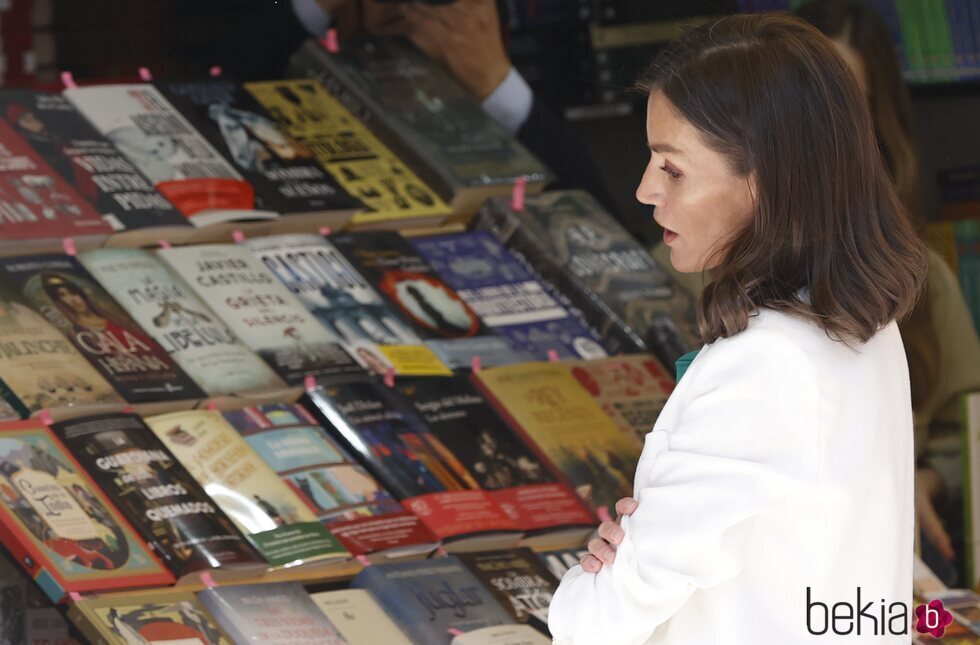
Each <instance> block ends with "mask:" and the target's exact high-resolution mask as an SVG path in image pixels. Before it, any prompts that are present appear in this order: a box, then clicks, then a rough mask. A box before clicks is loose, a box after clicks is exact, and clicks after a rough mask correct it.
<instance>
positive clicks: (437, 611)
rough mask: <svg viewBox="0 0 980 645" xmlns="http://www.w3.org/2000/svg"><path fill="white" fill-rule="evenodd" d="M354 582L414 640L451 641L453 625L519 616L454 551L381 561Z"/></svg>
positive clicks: (483, 623)
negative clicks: (417, 558) (442, 555)
mask: <svg viewBox="0 0 980 645" xmlns="http://www.w3.org/2000/svg"><path fill="white" fill-rule="evenodd" d="M351 587H353V588H355V589H366V590H368V591H369V592H371V594H372V595H373V596H374V597H375V599H376V600H377V601H378V603H379V604H380V605H381V606H382V607H383V608H384V609H385V611H387V612H388V614H389V615H390V616H391V617H392V618H394V619H395V622H396V623H398V626H399V627H401V628H402V630H403V631H404V632H405V633H406V634H408V636H409V638H411V639H412V640H413V641H414V642H417V643H429V644H431V645H436V644H437V643H442V644H444V645H449V644H450V643H451V642H452V640H453V634H452V633H450V630H459V631H461V632H468V631H472V630H474V629H478V628H480V627H490V626H493V625H506V624H508V623H512V622H513V619H512V618H511V616H510V614H509V613H507V610H506V609H504V608H503V607H502V606H501V605H500V603H498V602H497V601H496V600H495V599H494V597H493V596H492V595H491V593H490V592H489V591H488V590H487V589H485V588H484V587H483V585H481V584H480V581H479V580H477V579H476V577H475V576H474V575H473V574H472V573H470V572H469V570H468V569H467V568H466V567H465V566H463V563H462V562H460V561H459V559H458V558H456V557H454V556H449V557H447V558H435V559H432V560H425V561H422V562H398V563H391V564H376V565H373V566H370V567H367V568H366V569H364V571H362V572H361V573H359V574H357V576H356V577H355V578H354V580H353V581H351Z"/></svg>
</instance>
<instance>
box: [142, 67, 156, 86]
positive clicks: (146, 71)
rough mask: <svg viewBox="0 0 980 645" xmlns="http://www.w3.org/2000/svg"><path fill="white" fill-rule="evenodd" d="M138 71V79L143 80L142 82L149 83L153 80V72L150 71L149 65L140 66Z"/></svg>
mask: <svg viewBox="0 0 980 645" xmlns="http://www.w3.org/2000/svg"><path fill="white" fill-rule="evenodd" d="M139 72H140V80H141V81H143V82H144V83H149V82H150V81H152V80H153V74H151V73H150V68H149V67H140V69H139Z"/></svg>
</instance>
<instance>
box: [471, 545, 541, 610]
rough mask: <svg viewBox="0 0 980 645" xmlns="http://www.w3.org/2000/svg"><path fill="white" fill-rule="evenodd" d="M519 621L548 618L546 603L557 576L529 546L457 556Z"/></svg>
mask: <svg viewBox="0 0 980 645" xmlns="http://www.w3.org/2000/svg"><path fill="white" fill-rule="evenodd" d="M457 557H458V558H459V559H460V560H461V561H462V563H463V564H464V565H466V567H467V568H469V570H470V571H471V572H472V573H473V575H475V576H476V577H477V578H479V580H480V582H482V583H483V585H484V586H485V587H486V588H487V589H489V590H490V592H491V593H492V594H493V595H494V596H495V597H496V598H497V601H498V602H500V604H501V605H503V606H504V607H505V608H507V610H508V611H509V612H510V613H511V615H512V616H513V617H514V620H515V621H517V622H519V623H526V622H528V621H529V620H530V619H531V617H532V616H534V617H536V618H537V619H538V620H540V621H541V622H543V623H545V624H547V622H548V606H549V605H550V604H551V598H552V597H553V596H554V594H555V591H556V590H557V589H558V580H557V579H556V578H555V576H554V575H552V573H551V572H550V571H549V570H548V568H547V567H546V566H545V565H544V564H543V563H542V562H541V560H540V559H539V558H538V556H537V555H535V553H534V551H532V550H530V549H508V550H506V551H485V552H483V553H461V554H459V555H458V556H457Z"/></svg>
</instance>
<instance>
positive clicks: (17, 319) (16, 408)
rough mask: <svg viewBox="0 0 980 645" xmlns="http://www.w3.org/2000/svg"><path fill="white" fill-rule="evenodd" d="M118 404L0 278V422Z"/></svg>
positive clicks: (108, 388) (91, 370)
mask: <svg viewBox="0 0 980 645" xmlns="http://www.w3.org/2000/svg"><path fill="white" fill-rule="evenodd" d="M123 403H124V402H123V399H122V397H120V396H119V394H117V393H116V391H115V390H114V389H112V386H111V385H109V383H108V382H106V380H105V379H104V378H102V376H101V375H100V374H99V373H98V372H97V371H96V370H95V368H94V367H92V365H90V364H89V362H88V361H87V360H85V357H83V356H82V355H81V353H79V351H78V350H77V349H75V346H74V345H72V344H71V343H70V342H69V341H68V339H67V338H65V336H64V335H63V334H62V333H61V332H59V331H58V330H57V329H56V328H55V327H54V326H53V325H52V324H51V323H49V322H48V321H47V320H45V319H44V317H42V316H41V314H39V313H37V312H36V311H34V310H33V309H31V307H30V306H29V305H28V304H27V301H26V300H25V299H24V297H23V296H22V295H21V294H20V293H19V292H18V291H16V290H15V289H14V287H13V286H12V285H10V284H9V283H8V282H7V281H6V280H3V279H0V420H9V419H19V418H26V417H28V416H30V415H32V414H34V413H35V412H39V411H41V410H44V409H46V408H66V407H74V406H81V405H87V406H98V405H118V406H122V405H123Z"/></svg>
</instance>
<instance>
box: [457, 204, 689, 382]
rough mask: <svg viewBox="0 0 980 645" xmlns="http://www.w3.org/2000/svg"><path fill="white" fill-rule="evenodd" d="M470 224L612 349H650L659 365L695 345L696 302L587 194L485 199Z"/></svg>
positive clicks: (679, 355)
mask: <svg viewBox="0 0 980 645" xmlns="http://www.w3.org/2000/svg"><path fill="white" fill-rule="evenodd" d="M476 227H477V228H479V229H485V230H489V231H491V232H492V233H493V234H494V235H495V236H496V237H497V239H498V240H500V241H501V242H502V243H503V244H504V245H505V246H506V247H507V248H509V249H510V250H511V251H513V252H515V253H516V254H519V255H520V256H522V257H523V258H524V259H525V261H526V262H527V263H528V264H529V265H530V266H532V267H533V268H534V269H535V270H536V271H537V273H538V275H540V276H541V277H542V278H543V279H544V280H545V281H546V282H547V283H550V284H551V285H552V286H553V287H554V288H555V289H556V290H557V291H559V292H561V293H562V294H564V295H565V296H566V297H567V298H568V299H569V300H570V301H571V302H572V303H573V304H574V306H575V307H576V308H577V309H578V310H579V311H581V312H582V315H583V316H584V317H585V320H586V322H588V324H589V325H591V326H592V327H593V328H595V329H596V330H597V331H598V332H599V336H600V338H601V340H602V342H603V345H604V347H605V348H606V351H607V352H609V354H610V355H612V354H619V353H623V352H626V353H631V352H641V351H650V352H653V353H654V354H655V355H656V356H657V358H658V359H660V361H661V363H662V364H664V365H673V364H674V361H676V360H677V359H678V358H680V357H681V356H683V355H684V354H686V353H687V352H689V351H691V350H694V349H697V348H698V347H700V345H701V343H700V340H699V337H698V328H697V311H696V304H697V302H696V299H695V298H694V296H693V295H692V294H691V293H690V292H688V291H687V290H686V289H684V287H682V286H681V285H680V284H677V283H675V282H674V281H673V280H672V279H671V277H670V275H669V274H668V273H667V271H666V270H665V269H664V268H663V267H661V266H660V265H659V264H657V263H656V261H655V260H654V259H653V258H652V257H651V256H650V254H649V253H648V252H647V250H646V249H644V248H643V247H642V246H641V245H640V243H639V242H637V241H636V240H635V239H634V238H632V237H631V236H630V235H629V233H627V232H626V231H625V230H624V229H623V228H622V227H621V226H620V225H619V224H618V223H617V222H616V221H615V220H614V219H613V218H612V217H611V216H610V215H609V214H608V213H606V212H605V211H604V210H603V208H602V207H601V206H600V205H599V203H598V202H596V201H595V199H593V198H592V197H591V196H590V195H589V194H588V193H585V192H583V191H552V192H548V193H546V194H543V195H535V196H532V197H529V198H528V199H527V200H526V202H525V208H524V210H523V211H521V212H520V213H517V212H515V211H513V210H512V209H511V208H510V201H509V200H505V199H498V198H495V199H493V200H490V201H488V202H487V203H486V205H485V206H484V207H483V208H482V209H481V211H480V214H479V216H478V217H477V223H476Z"/></svg>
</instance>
